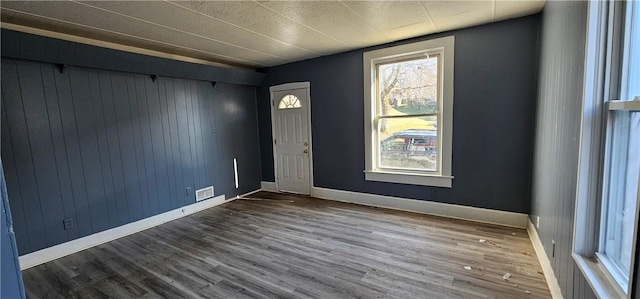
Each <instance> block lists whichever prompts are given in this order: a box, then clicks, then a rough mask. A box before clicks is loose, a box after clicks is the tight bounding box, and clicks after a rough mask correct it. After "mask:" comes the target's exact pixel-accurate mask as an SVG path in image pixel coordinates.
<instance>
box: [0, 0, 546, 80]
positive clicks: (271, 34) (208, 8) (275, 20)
mask: <svg viewBox="0 0 640 299" xmlns="http://www.w3.org/2000/svg"><path fill="white" fill-rule="evenodd" d="M544 4H545V1H544V0H534V1H527V0H521V1H504V0H489V1H362V2H360V1H86V2H79V1H2V2H0V6H1V7H2V23H3V26H4V27H7V28H14V29H15V28H20V26H13V27H12V26H10V25H12V24H13V25H21V26H26V27H30V28H38V29H45V30H47V31H51V32H57V33H65V34H70V35H74V36H80V37H86V38H91V39H95V40H100V41H107V42H113V43H117V44H122V45H127V46H132V47H137V48H142V49H148V50H154V51H159V52H165V53H169V54H175V55H181V56H185V57H191V58H196V59H201V60H206V61H211V62H218V63H225V64H229V65H234V66H243V67H249V68H259V67H265V66H274V65H279V64H283V63H288V62H293V61H298V60H303V59H308V58H312V57H318V56H322V55H328V54H333V53H338V52H343V51H347V50H352V49H357V48H363V47H368V46H373V45H378V44H384V43H388V42H392V41H397V40H402V39H406V38H411V37H416V36H421V35H426V34H431V33H437V32H443V31H448V30H452V29H459V28H465V27H470V26H475V25H480V24H486V23H491V22H496V21H500V20H505V19H509V18H515V17H520V16H525V15H530V14H533V13H536V12H539V11H540V10H541V9H542V7H543V6H544Z"/></svg>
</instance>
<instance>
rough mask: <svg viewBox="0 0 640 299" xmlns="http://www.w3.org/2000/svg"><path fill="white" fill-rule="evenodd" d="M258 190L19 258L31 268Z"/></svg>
mask: <svg viewBox="0 0 640 299" xmlns="http://www.w3.org/2000/svg"><path fill="white" fill-rule="evenodd" d="M258 191H260V189H258V190H255V191H252V192H249V193H247V194H243V195H239V196H234V197H231V198H229V199H225V198H226V197H225V195H224V194H222V195H218V196H216V197H213V198H210V199H205V200H203V201H199V202H196V203H193V204H190V205H188V206H184V207H180V208H177V209H174V210H171V211H167V212H164V213H162V214H158V215H154V216H151V217H148V218H145V219H141V220H138V221H136V222H131V223H128V224H125V225H121V226H118V227H114V228H111V229H108V230H105V231H101V232H98V233H95V234H91V235H88V236H85V237H82V238H79V239H75V240H71V241H68V242H65V243H62V244H58V245H55V246H51V247H48V248H45V249H41V250H38V251H35V252H32V253H28V254H25V255H22V256H20V258H19V260H20V270H25V269H29V268H31V267H34V266H37V265H40V264H43V263H46V262H49V261H52V260H55V259H58V258H61V257H64V256H67V255H70V254H73V253H76V252H78V251H82V250H85V249H88V248H91V247H94V246H97V245H100V244H104V243H107V242H109V241H113V240H115V239H118V238H122V237H126V236H128V235H131V234H134V233H137V232H140V231H143V230H146V229H149V228H152V227H154V226H158V225H160V224H163V223H166V222H169V221H172V220H176V219H179V218H182V217H185V216H188V215H191V214H194V213H197V212H200V211H203V210H206V209H209V208H213V207H215V206H218V205H221V204H224V203H227V202H231V201H233V200H235V199H237V198H239V197H242V196H246V195H249V194H252V193H255V192H258Z"/></svg>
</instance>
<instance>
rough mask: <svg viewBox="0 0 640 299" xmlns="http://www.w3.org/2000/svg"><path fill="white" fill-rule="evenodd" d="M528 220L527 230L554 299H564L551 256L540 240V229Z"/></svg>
mask: <svg viewBox="0 0 640 299" xmlns="http://www.w3.org/2000/svg"><path fill="white" fill-rule="evenodd" d="M527 222H528V225H527V232H528V233H529V238H530V239H531V243H533V249H534V250H535V251H536V255H537V256H538V260H539V261H540V265H541V266H542V272H543V273H544V278H545V279H546V280H547V285H549V290H550V291H551V296H552V297H553V298H554V299H563V298H564V297H563V296H562V291H561V289H560V285H559V284H558V279H556V275H555V273H553V268H552V267H551V261H549V257H548V256H547V253H546V252H545V251H544V246H542V241H540V237H539V236H538V231H537V230H536V229H535V227H534V226H533V223H531V220H528V221H527Z"/></svg>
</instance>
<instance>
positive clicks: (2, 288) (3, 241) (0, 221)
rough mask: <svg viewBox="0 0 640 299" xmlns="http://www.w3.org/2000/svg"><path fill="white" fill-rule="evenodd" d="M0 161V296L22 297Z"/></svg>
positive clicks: (20, 275)
mask: <svg viewBox="0 0 640 299" xmlns="http://www.w3.org/2000/svg"><path fill="white" fill-rule="evenodd" d="M1 169H2V162H1V161H0V197H1V200H2V210H1V211H0V212H1V213H2V215H1V216H0V226H1V228H0V234H2V236H1V237H0V255H1V256H2V260H1V261H0V266H1V268H2V269H1V271H0V282H1V283H0V298H16V299H18V298H24V297H25V294H24V286H23V284H22V274H21V273H20V266H19V265H18V249H17V247H16V238H15V235H14V232H13V221H12V219H11V209H10V208H9V201H8V200H7V188H6V185H5V179H4V173H3V172H2V171H1Z"/></svg>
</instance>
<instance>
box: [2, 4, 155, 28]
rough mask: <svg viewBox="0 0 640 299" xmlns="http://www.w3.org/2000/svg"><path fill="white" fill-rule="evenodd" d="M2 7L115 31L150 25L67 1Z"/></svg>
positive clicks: (4, 5)
mask: <svg viewBox="0 0 640 299" xmlns="http://www.w3.org/2000/svg"><path fill="white" fill-rule="evenodd" d="M2 7H3V8H9V9H15V10H18V11H20V12H25V13H30V14H34V15H39V16H44V17H48V18H53V19H56V20H62V21H67V22H72V23H75V24H80V25H84V26H90V27H97V28H101V29H104V30H110V31H115V32H127V33H135V32H136V31H139V30H144V29H146V28H148V27H149V26H150V25H149V24H146V23H143V22H140V21H136V20H131V19H127V18H124V17H119V16H114V15H110V14H106V13H104V12H101V11H99V10H95V9H92V8H89V7H85V6H82V5H78V4H76V3H73V2H67V1H25V2H5V1H3V2H2Z"/></svg>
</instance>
